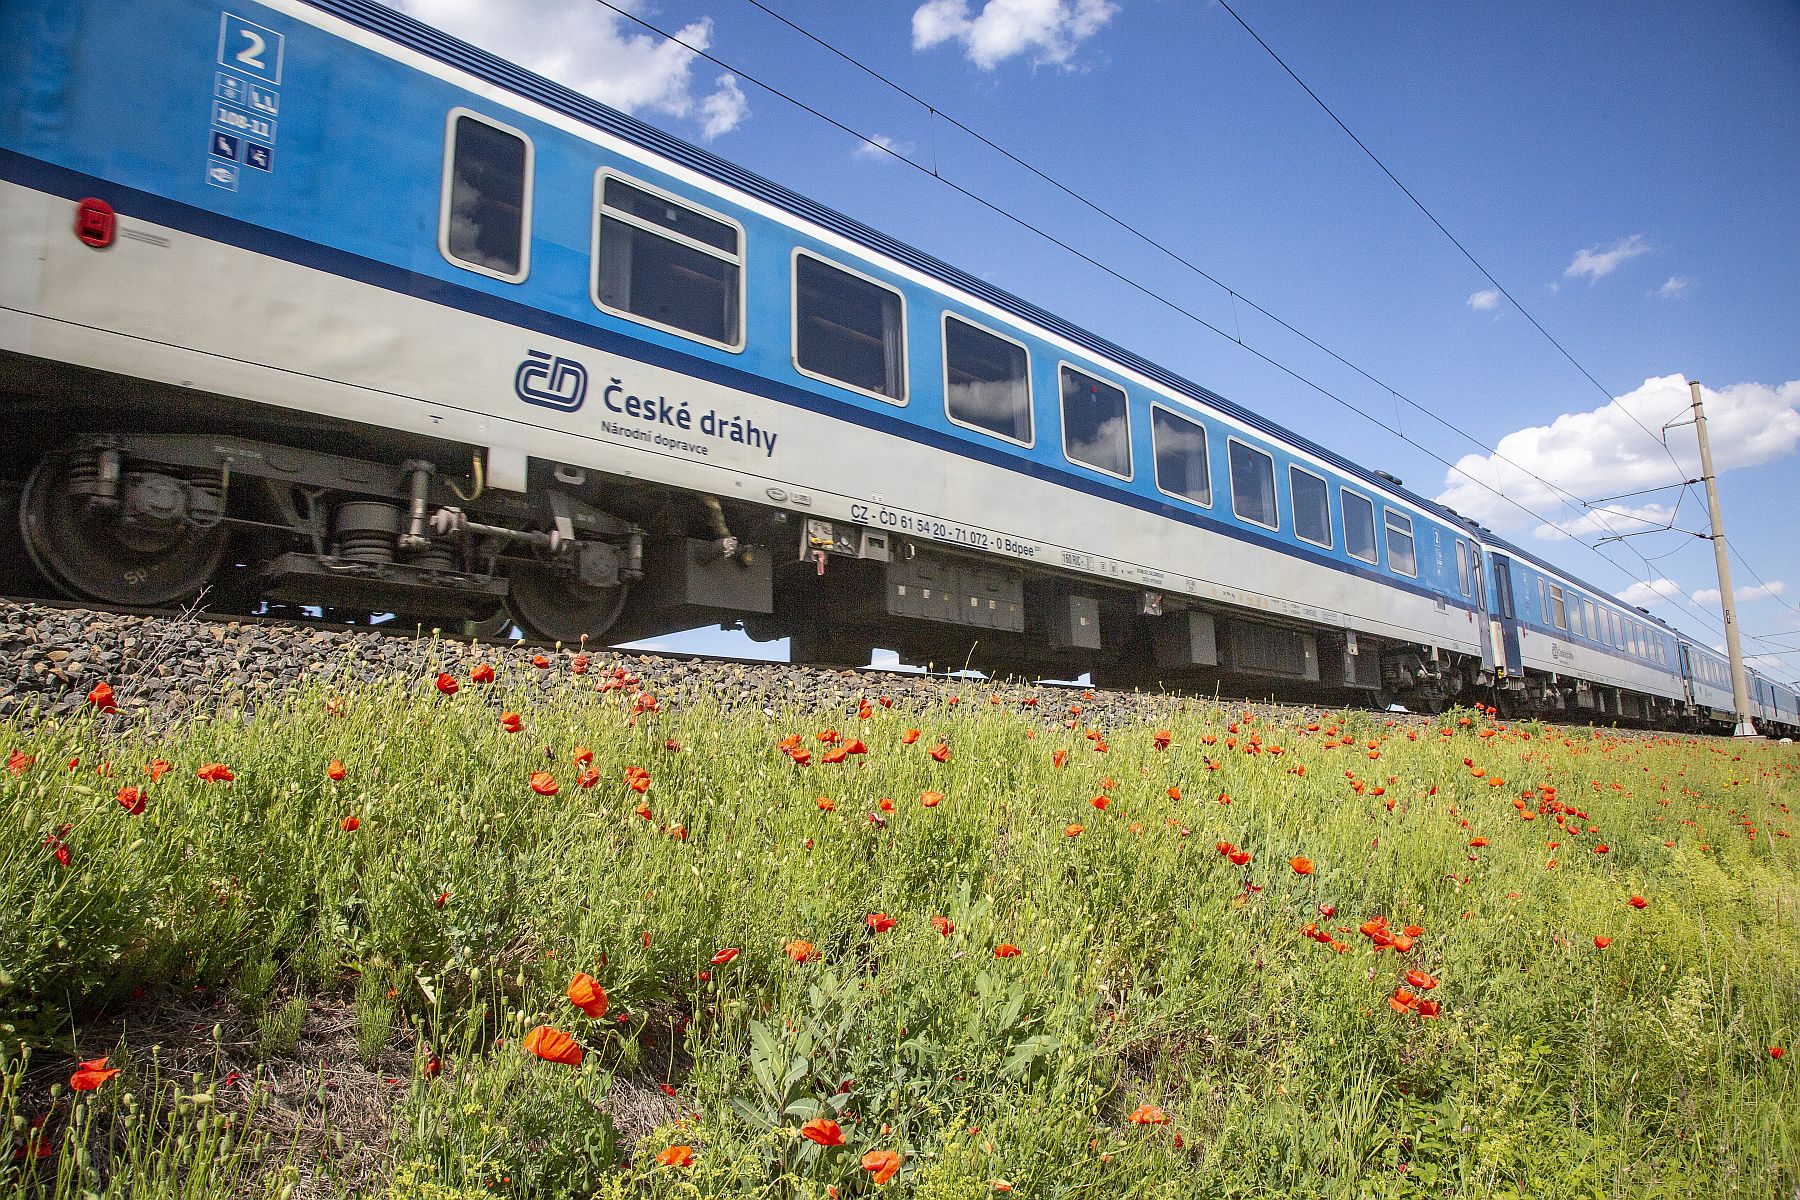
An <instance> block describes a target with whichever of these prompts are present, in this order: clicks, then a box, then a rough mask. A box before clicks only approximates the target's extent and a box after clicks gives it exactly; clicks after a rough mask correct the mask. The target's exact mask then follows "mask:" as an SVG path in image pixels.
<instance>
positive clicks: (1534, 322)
mask: <svg viewBox="0 0 1800 1200" xmlns="http://www.w3.org/2000/svg"><path fill="white" fill-rule="evenodd" d="M752 2H754V0H752ZM1218 4H1219V7H1220V8H1222V9H1224V10H1225V11H1226V12H1227V13H1229V14H1231V19H1232V20H1234V21H1236V22H1237V23H1238V24H1239V25H1240V26H1242V27H1243V30H1244V32H1245V33H1247V34H1249V35H1250V37H1251V38H1252V39H1253V40H1254V41H1255V42H1256V44H1257V45H1258V46H1261V47H1262V48H1263V50H1264V52H1265V53H1267V54H1268V56H1269V57H1270V58H1272V59H1274V60H1275V64H1276V65H1277V66H1279V67H1280V68H1281V69H1282V70H1283V71H1285V72H1286V73H1287V76H1288V78H1290V79H1292V80H1293V81H1294V82H1295V83H1297V84H1299V85H1300V90H1301V91H1303V92H1305V93H1306V94H1307V95H1308V96H1310V97H1312V101H1313V103H1314V104H1317V105H1318V106H1319V108H1320V109H1321V110H1322V111H1323V112H1324V113H1325V115H1326V116H1328V117H1330V118H1331V121H1332V123H1333V124H1334V125H1336V126H1337V127H1338V128H1339V129H1341V130H1343V131H1344V136H1346V137H1348V138H1349V139H1350V140H1351V141H1352V142H1355V143H1356V148H1357V149H1359V150H1361V151H1362V152H1363V153H1364V154H1365V155H1367V156H1368V158H1369V161H1370V162H1372V163H1374V164H1375V165H1376V167H1378V168H1379V169H1380V171H1381V173H1382V174H1383V175H1386V176H1387V177H1388V179H1389V181H1391V182H1392V183H1393V185H1394V186H1395V187H1397V188H1399V189H1400V191H1401V193H1402V194H1404V195H1405V196H1406V198H1407V199H1408V200H1410V201H1412V203H1413V207H1415V208H1417V209H1418V210H1419V211H1420V212H1421V213H1423V214H1425V219H1426V220H1428V221H1430V222H1431V223H1432V224H1433V225H1435V226H1436V227H1437V230H1438V232H1439V233H1441V234H1443V235H1444V236H1445V237H1446V238H1448V239H1449V241H1450V244H1451V245H1452V246H1455V247H1456V248H1457V250H1458V251H1460V252H1461V253H1462V256H1463V257H1464V258H1466V259H1468V260H1469V263H1470V264H1471V265H1472V266H1473V267H1474V268H1475V269H1476V270H1477V271H1479V272H1481V277H1482V278H1483V279H1485V280H1487V281H1488V282H1489V283H1491V284H1493V285H1494V290H1495V291H1497V292H1499V293H1500V294H1501V295H1502V296H1505V297H1506V300H1507V302H1508V303H1509V304H1511V305H1512V306H1513V307H1514V308H1516V309H1518V310H1519V314H1520V315H1521V316H1523V317H1524V318H1525V319H1526V320H1527V321H1529V322H1531V326H1532V328H1533V329H1536V330H1537V331H1538V332H1539V333H1541V334H1543V335H1544V339H1545V340H1546V341H1548V342H1549V343H1550V344H1551V345H1552V346H1555V347H1556V349H1557V352H1558V353H1559V354H1561V355H1562V356H1563V357H1564V358H1566V359H1568V360H1569V364H1570V365H1571V366H1573V367H1574V368H1575V369H1576V370H1577V371H1579V372H1580V373H1581V374H1582V376H1583V377H1584V378H1585V379H1586V380H1587V381H1588V382H1589V383H1591V384H1593V385H1594V386H1595V387H1596V388H1598V389H1599V390H1600V393H1601V394H1602V395H1604V396H1605V397H1606V401H1607V403H1608V404H1616V405H1618V407H1619V411H1620V412H1622V413H1624V414H1625V415H1626V417H1628V418H1629V419H1630V420H1631V423H1632V424H1633V425H1636V426H1637V427H1638V428H1639V429H1641V430H1643V431H1644V434H1645V436H1646V437H1648V438H1650V440H1652V441H1654V442H1655V443H1656V444H1657V445H1659V446H1661V447H1662V449H1663V453H1665V454H1667V455H1668V456H1669V461H1670V462H1672V463H1674V464H1675V469H1676V470H1677V471H1680V472H1681V473H1682V474H1684V475H1685V474H1686V472H1685V471H1683V470H1682V466H1681V463H1680V462H1678V461H1677V460H1676V458H1675V454H1674V452H1673V451H1671V450H1670V449H1669V445H1668V443H1667V442H1665V441H1664V440H1663V439H1662V438H1661V437H1659V436H1657V434H1655V433H1653V432H1652V431H1651V429H1650V427H1649V426H1648V425H1646V424H1644V423H1643V422H1642V421H1640V420H1638V419H1637V414H1636V413H1633V412H1632V411H1631V410H1630V409H1629V408H1626V407H1625V406H1624V405H1623V404H1620V403H1619V400H1618V398H1617V397H1616V396H1614V395H1613V394H1612V389H1610V388H1608V387H1607V386H1606V385H1605V384H1603V383H1601V382H1600V381H1599V380H1598V379H1596V378H1595V377H1594V373H1593V372H1592V371H1590V370H1588V369H1587V368H1586V367H1585V366H1583V365H1582V364H1581V361H1580V360H1579V359H1577V358H1576V357H1575V356H1574V355H1573V354H1571V353H1569V349H1568V347H1566V346H1564V345H1563V344H1562V343H1561V342H1560V341H1558V340H1557V339H1556V336H1555V335H1554V334H1552V333H1551V332H1550V331H1549V330H1548V329H1545V328H1544V326H1543V323H1542V322H1540V321H1539V320H1538V319H1537V318H1536V317H1534V316H1532V314H1531V311H1530V310H1529V309H1527V308H1526V307H1525V306H1524V305H1523V304H1520V303H1519V300H1518V297H1516V296H1514V295H1513V294H1512V293H1511V292H1510V291H1508V290H1507V288H1506V285H1505V284H1503V283H1501V282H1500V281H1499V280H1498V279H1495V278H1494V274H1493V272H1491V271H1489V270H1488V269H1487V267H1485V266H1483V265H1482V262H1481V260H1480V259H1478V258H1476V257H1475V255H1474V254H1473V253H1471V252H1470V250H1469V248H1468V247H1467V246H1465V245H1463V243H1462V241H1461V239H1459V238H1458V237H1457V236H1456V235H1455V234H1453V233H1451V232H1450V230H1449V229H1448V228H1446V227H1445V225H1444V223H1443V222H1442V221H1440V220H1438V218H1437V215H1436V214H1435V213H1433V212H1432V211H1431V210H1430V209H1429V208H1427V207H1426V206H1425V202H1424V201H1423V200H1421V199H1419V197H1418V196H1417V195H1416V194H1414V192H1413V190H1412V189H1411V188H1409V187H1407V186H1406V185H1405V184H1404V183H1402V182H1400V177H1399V176H1398V175H1395V174H1394V173H1393V172H1392V171H1391V170H1389V169H1388V165H1387V164H1386V163H1385V162H1383V161H1381V156H1380V155H1378V154H1376V153H1375V151H1373V150H1371V149H1369V146H1368V143H1367V142H1364V141H1363V140H1362V138H1360V137H1358V136H1357V135H1356V132H1355V131H1354V130H1352V129H1351V128H1350V126H1348V125H1346V124H1344V121H1343V118H1341V117H1339V116H1338V115H1337V113H1336V112H1334V111H1333V110H1332V107H1331V105H1329V104H1327V103H1325V101H1324V99H1323V98H1322V97H1321V96H1320V95H1319V93H1317V92H1315V91H1313V89H1312V86H1311V85H1310V84H1308V83H1307V82H1306V80H1304V79H1302V78H1300V75H1299V73H1298V72H1297V71H1295V70H1294V68H1292V67H1290V66H1288V64H1287V60H1286V59H1284V58H1282V57H1281V55H1279V54H1277V53H1276V52H1275V48H1274V47H1273V46H1271V45H1269V43H1268V42H1266V41H1264V40H1263V37H1262V35H1261V34H1259V33H1257V32H1256V30H1254V29H1252V28H1251V27H1250V23H1249V22H1248V21H1246V20H1244V18H1243V17H1241V16H1239V15H1238V11H1237V10H1236V9H1235V8H1233V7H1231V5H1230V4H1229V3H1227V2H1226V0H1218Z"/></svg>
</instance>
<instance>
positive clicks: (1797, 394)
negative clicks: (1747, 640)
mask: <svg viewBox="0 0 1800 1200" xmlns="http://www.w3.org/2000/svg"><path fill="white" fill-rule="evenodd" d="M1702 394H1703V396H1704V397H1705V400H1706V417H1707V427H1708V431H1709V433H1710V434H1711V437H1712V447H1713V466H1714V468H1715V469H1716V470H1718V471H1720V472H1724V471H1729V470H1732V469H1734V468H1738V467H1753V466H1757V465H1759V464H1761V463H1766V462H1770V461H1773V460H1775V459H1778V458H1783V457H1785V456H1787V455H1790V454H1792V453H1793V452H1794V449H1795V447H1796V445H1800V379H1796V380H1790V381H1788V382H1787V383H1783V384H1781V385H1779V386H1776V387H1771V386H1769V385H1768V384H1763V383H1736V384H1732V385H1730V386H1729V387H1725V388H1718V389H1714V388H1706V389H1704V390H1703V393H1702ZM1688 404H1689V397H1688V387H1687V381H1686V380H1684V379H1683V378H1682V377H1681V376H1679V375H1665V376H1662V377H1661V378H1656V379H1646V380H1645V381H1644V383H1643V385H1642V386H1641V387H1638V388H1636V389H1634V390H1633V391H1630V392H1627V393H1626V394H1625V395H1623V396H1620V397H1619V398H1618V400H1617V402H1616V403H1614V404H1610V405H1607V406H1605V407H1602V408H1596V409H1592V410H1590V411H1587V412H1579V413H1565V414H1563V415H1562V416H1560V417H1557V418H1556V419H1555V420H1553V421H1551V422H1550V423H1549V424H1547V425H1535V426H1532V427H1530V428H1528V429H1520V430H1516V431H1515V432H1513V433H1509V434H1507V435H1506V436H1505V437H1503V438H1501V439H1500V441H1499V444H1498V445H1497V446H1496V447H1495V449H1496V450H1497V451H1498V453H1497V454H1494V455H1486V454H1468V455H1464V456H1463V458H1462V459H1461V460H1459V461H1458V462H1457V464H1456V470H1453V471H1451V472H1450V473H1449V474H1447V475H1446V476H1445V478H1444V490H1443V491H1442V492H1441V493H1440V494H1439V495H1438V499H1439V500H1440V501H1442V502H1443V503H1445V504H1448V505H1450V506H1451V507H1452V508H1455V509H1457V510H1458V511H1459V512H1461V513H1463V514H1464V515H1466V516H1470V517H1473V518H1475V519H1476V520H1478V521H1481V522H1482V523H1483V524H1486V525H1491V526H1493V527H1495V528H1496V529H1502V530H1516V529H1521V528H1524V527H1526V526H1528V525H1530V524H1531V523H1532V522H1531V519H1530V518H1529V517H1528V516H1527V515H1526V514H1524V513H1522V512H1520V511H1519V509H1518V508H1515V507H1514V506H1513V505H1512V504H1509V503H1507V502H1506V501H1505V500H1502V499H1501V498H1500V497H1499V496H1496V495H1494V493H1493V492H1491V491H1489V490H1488V488H1489V487H1491V488H1493V489H1494V490H1495V491H1498V492H1500V493H1502V494H1503V495H1505V496H1506V497H1508V498H1509V499H1511V500H1513V501H1516V502H1517V503H1518V504H1520V505H1523V506H1524V507H1525V508H1528V509H1531V510H1532V511H1534V512H1538V513H1542V514H1544V515H1545V516H1548V517H1552V518H1554V519H1555V520H1556V521H1557V523H1558V524H1570V523H1573V522H1576V521H1578V520H1579V521H1585V522H1587V523H1588V527H1590V528H1593V529H1598V528H1599V525H1598V524H1597V523H1594V522H1593V521H1592V518H1593V513H1592V512H1591V511H1589V510H1586V509H1582V508H1573V509H1571V508H1569V507H1566V506H1565V504H1564V501H1565V499H1566V496H1565V495H1564V494H1563V493H1562V492H1559V491H1558V490H1557V489H1558V488H1561V489H1563V490H1564V491H1565V492H1567V493H1572V494H1574V495H1576V496H1584V497H1600V496H1608V495H1621V494H1623V493H1625V492H1632V491H1637V490H1638V489H1641V488H1652V487H1657V486H1659V485H1661V484H1666V483H1671V482H1674V481H1675V479H1676V468H1675V465H1674V464H1673V463H1671V462H1670V461H1669V456H1668V455H1667V454H1665V453H1663V449H1662V447H1661V446H1659V445H1657V444H1656V443H1655V441H1654V440H1653V439H1652V438H1651V437H1650V436H1649V435H1647V434H1646V433H1645V432H1644V431H1643V430H1642V429H1640V428H1638V425H1637V423H1634V421H1633V419H1632V418H1634V417H1635V418H1636V421H1637V422H1641V423H1642V424H1643V425H1645V426H1648V427H1649V428H1650V429H1651V430H1656V429H1658V428H1660V427H1661V425H1662V424H1663V422H1665V421H1669V420H1672V419H1674V418H1677V417H1680V416H1683V415H1685V414H1684V410H1685V409H1686V408H1687V406H1688ZM1669 448H1670V449H1671V450H1672V451H1673V453H1674V455H1675V458H1676V460H1677V461H1679V462H1680V464H1681V471H1682V475H1681V478H1685V479H1692V478H1694V477H1695V476H1697V475H1699V474H1700V468H1699V457H1700V456H1699V451H1698V449H1697V447H1696V445H1695V442H1694V433H1693V430H1692V429H1691V428H1686V427H1683V428H1679V429H1674V430H1671V431H1670V432H1669ZM1502 458H1504V459H1506V460H1510V461H1502ZM1515 464H1516V465H1515ZM1474 481H1479V482H1474ZM1483 484H1485V485H1487V486H1486V487H1484V486H1482V485H1483ZM1673 495H1674V493H1672V492H1671V493H1667V494H1665V495H1663V496H1659V497H1652V498H1650V499H1652V500H1654V501H1656V502H1657V503H1655V504H1642V505H1640V506H1638V507H1632V506H1625V507H1618V506H1615V508H1617V511H1618V512H1619V513H1621V514H1630V515H1633V516H1637V517H1641V518H1646V519H1648V520H1650V521H1653V522H1655V523H1658V524H1660V523H1661V521H1662V520H1663V519H1664V518H1663V517H1661V516H1659V515H1658V513H1659V512H1660V504H1661V502H1665V501H1666V502H1668V503H1671V504H1672V503H1673ZM1690 511H1695V512H1698V510H1697V509H1696V510H1690ZM1699 519H1702V520H1703V519H1704V518H1699ZM1605 520H1606V521H1607V523H1608V524H1611V525H1612V526H1613V527H1614V528H1616V529H1617V530H1618V531H1619V532H1621V533H1624V532H1630V531H1632V530H1636V529H1643V528H1646V525H1645V524H1644V523H1643V522H1642V521H1631V520H1624V519H1615V518H1613V517H1606V518H1605ZM1538 533H1539V536H1545V537H1552V538H1553V537H1556V536H1559V535H1557V534H1556V533H1555V532H1554V531H1553V530H1548V529H1547V528H1544V527H1541V526H1540V527H1539V530H1538Z"/></svg>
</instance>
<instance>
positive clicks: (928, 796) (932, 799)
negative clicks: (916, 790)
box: [919, 792, 944, 808]
mask: <svg viewBox="0 0 1800 1200" xmlns="http://www.w3.org/2000/svg"><path fill="white" fill-rule="evenodd" d="M943 802H944V793H942V792H921V793H920V794H919V803H920V804H923V805H924V806H925V807H926V808H936V807H937V806H938V805H940V804H942V803H943Z"/></svg>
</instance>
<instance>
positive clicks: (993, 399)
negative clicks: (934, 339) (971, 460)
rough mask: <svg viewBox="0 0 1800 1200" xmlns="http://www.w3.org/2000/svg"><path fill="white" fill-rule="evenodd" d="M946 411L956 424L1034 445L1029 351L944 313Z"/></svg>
mask: <svg viewBox="0 0 1800 1200" xmlns="http://www.w3.org/2000/svg"><path fill="white" fill-rule="evenodd" d="M944 407H945V409H946V411H948V412H949V414H950V419H951V420H952V421H954V422H956V423H957V424H958V425H969V426H972V427H974V428H976V429H980V430H982V431H984V432H987V433H991V434H993V435H994V436H995V437H998V438H1005V439H1006V440H1007V441H1009V442H1018V443H1019V444H1020V445H1021V446H1029V445H1031V443H1032V431H1031V381H1030V359H1029V357H1028V356H1027V354H1026V352H1025V347H1024V346H1022V345H1020V344H1019V343H1018V342H1015V341H1013V340H1012V339H1011V338H1004V337H1001V336H1000V335H999V334H997V333H990V332H988V331H987V330H985V329H983V328H981V327H980V326H978V325H971V324H969V322H967V321H964V320H962V319H961V318H959V317H953V316H951V315H950V314H949V313H945V314H944Z"/></svg>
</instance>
